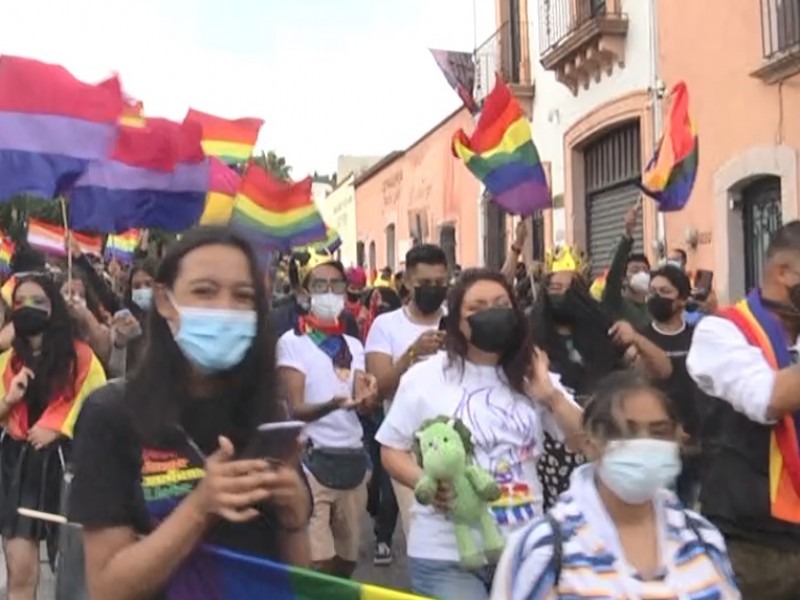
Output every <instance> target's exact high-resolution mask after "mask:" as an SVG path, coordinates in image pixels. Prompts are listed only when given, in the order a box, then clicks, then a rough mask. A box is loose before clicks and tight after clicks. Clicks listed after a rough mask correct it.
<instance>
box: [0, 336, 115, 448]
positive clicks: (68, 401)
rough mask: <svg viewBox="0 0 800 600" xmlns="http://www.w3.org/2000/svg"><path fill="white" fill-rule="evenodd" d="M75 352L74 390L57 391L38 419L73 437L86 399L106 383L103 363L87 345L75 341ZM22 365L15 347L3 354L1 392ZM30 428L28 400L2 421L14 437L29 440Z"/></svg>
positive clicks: (4, 392)
mask: <svg viewBox="0 0 800 600" xmlns="http://www.w3.org/2000/svg"><path fill="white" fill-rule="evenodd" d="M75 355H76V359H77V363H76V369H75V371H76V372H75V387H74V389H73V388H70V389H67V390H66V391H62V392H60V393H58V394H54V395H53V397H52V398H49V399H48V400H49V401H48V403H47V408H45V410H44V412H43V413H42V414H41V416H39V417H38V418H37V419H36V424H37V425H40V426H42V427H46V428H47V429H51V430H53V431H58V432H59V433H61V434H62V435H64V436H65V437H68V438H72V434H73V432H74V430H75V422H76V421H77V420H78V414H79V413H80V411H81V407H82V406H83V402H84V400H86V398H87V397H88V396H89V394H91V393H92V392H93V391H95V390H96V389H97V388H100V387H102V386H103V385H105V383H106V373H105V370H104V369H103V365H102V364H101V363H100V360H99V359H98V358H97V357H96V356H95V355H94V352H92V349H91V348H89V346H88V345H87V344H84V343H83V342H78V341H76V342H75ZM22 366H23V362H22V361H21V360H20V359H19V357H18V356H16V355H15V353H14V350H7V351H6V352H3V353H2V354H0V393H2V394H3V396H5V395H6V392H7V391H8V390H9V389H11V381H12V380H13V378H14V375H16V374H17V373H19V371H20V370H21V369H22ZM30 427H31V425H30V424H29V422H28V403H27V402H19V403H17V404H15V405H14V407H13V408H12V409H11V410H10V411H9V412H8V414H7V415H6V417H5V418H4V420H3V428H4V430H5V432H6V433H7V434H8V435H9V436H11V437H12V438H13V439H15V440H24V439H27V437H28V431H29V430H30Z"/></svg>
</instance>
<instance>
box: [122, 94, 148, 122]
mask: <svg viewBox="0 0 800 600" xmlns="http://www.w3.org/2000/svg"><path fill="white" fill-rule="evenodd" d="M146 123H147V121H146V119H145V118H144V103H143V102H142V101H141V100H134V99H132V98H125V104H124V105H123V107H122V115H121V116H120V118H119V124H120V126H122V127H144V126H145V125H146Z"/></svg>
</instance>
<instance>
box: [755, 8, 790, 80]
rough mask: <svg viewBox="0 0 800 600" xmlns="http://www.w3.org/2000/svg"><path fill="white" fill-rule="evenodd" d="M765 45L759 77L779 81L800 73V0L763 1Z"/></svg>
mask: <svg viewBox="0 0 800 600" xmlns="http://www.w3.org/2000/svg"><path fill="white" fill-rule="evenodd" d="M761 44H762V54H763V61H764V62H763V64H762V66H761V67H760V68H758V69H757V70H756V71H755V72H754V73H753V75H754V76H755V77H758V78H759V79H763V80H764V81H765V82H766V83H777V82H779V81H783V80H784V79H787V78H788V77H791V76H792V75H795V74H797V73H800V0H761Z"/></svg>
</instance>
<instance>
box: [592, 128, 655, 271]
mask: <svg viewBox="0 0 800 600" xmlns="http://www.w3.org/2000/svg"><path fill="white" fill-rule="evenodd" d="M641 156H642V154H641V140H640V134H639V121H638V120H636V121H633V122H629V123H625V124H624V125H621V126H619V127H616V128H614V129H612V130H611V131H609V132H608V133H606V134H604V135H603V136H602V137H600V138H598V139H597V140H595V141H593V142H591V143H589V144H588V145H587V146H586V148H585V149H584V152H583V157H584V167H585V168H584V173H585V177H586V180H585V183H586V245H587V247H586V248H585V250H586V251H587V253H588V254H589V258H590V259H591V261H592V270H591V273H592V276H595V275H598V274H599V273H601V272H602V271H603V270H604V269H606V268H608V266H609V264H610V262H611V256H612V253H613V251H614V247H615V244H616V242H617V240H618V239H619V237H620V236H621V235H622V233H623V218H624V216H625V212H626V211H627V210H628V209H629V208H630V207H631V205H633V204H634V203H635V202H636V200H637V198H638V197H639V196H640V191H639V189H638V188H637V187H636V183H637V182H638V181H639V179H640V178H641V174H642V159H641ZM641 221H642V220H641V218H640V219H639V222H638V224H637V226H636V230H635V232H634V239H635V240H636V243H635V244H634V251H635V252H641V251H642V236H643V231H642V222H641Z"/></svg>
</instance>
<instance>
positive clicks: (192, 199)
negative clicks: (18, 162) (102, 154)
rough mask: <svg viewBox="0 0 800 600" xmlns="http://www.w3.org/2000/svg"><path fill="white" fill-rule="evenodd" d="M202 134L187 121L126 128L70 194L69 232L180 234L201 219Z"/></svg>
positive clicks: (204, 180) (204, 188)
mask: <svg viewBox="0 0 800 600" xmlns="http://www.w3.org/2000/svg"><path fill="white" fill-rule="evenodd" d="M200 136H201V130H200V127H199V125H197V124H196V123H191V122H184V123H173V122H172V121H167V120H166V119H154V118H149V119H147V126H146V127H144V128H132V127H125V128H121V129H120V136H119V140H118V143H117V145H116V146H115V148H114V152H113V154H112V155H111V156H110V157H109V158H108V159H106V160H102V161H95V162H93V163H92V164H91V165H90V166H89V168H88V170H87V171H86V173H85V174H84V175H83V176H82V177H81V178H80V179H79V180H78V181H77V183H76V184H75V187H74V188H73V189H72V191H71V192H70V197H69V200H70V203H69V223H70V227H71V228H72V229H78V230H84V231H101V232H103V233H119V232H122V231H127V230H128V229H134V228H140V227H141V228H157V229H164V230H166V231H183V230H185V229H188V228H189V227H192V226H193V225H195V224H196V223H197V222H198V221H199V220H200V215H201V214H202V213H203V207H204V206H205V201H206V192H207V191H208V173H209V165H208V159H207V158H206V157H205V154H204V153H203V149H202V147H201V145H200Z"/></svg>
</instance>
